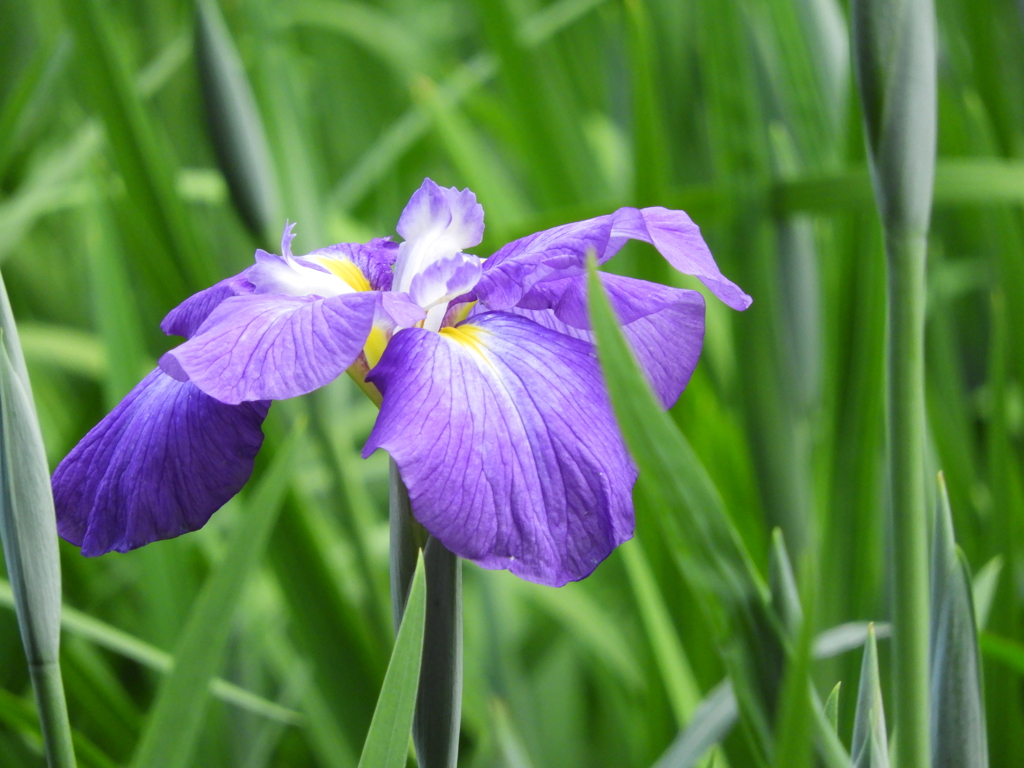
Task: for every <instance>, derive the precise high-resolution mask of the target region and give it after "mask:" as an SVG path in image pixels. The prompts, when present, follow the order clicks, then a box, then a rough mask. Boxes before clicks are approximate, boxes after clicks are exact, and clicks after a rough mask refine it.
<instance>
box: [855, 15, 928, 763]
mask: <svg viewBox="0 0 1024 768" xmlns="http://www.w3.org/2000/svg"><path fill="white" fill-rule="evenodd" d="M852 11H853V28H854V48H855V51H856V63H857V80H858V86H859V88H860V94H861V103H862V107H863V111H864V126H865V133H866V135H867V142H868V150H869V155H870V159H871V169H872V177H873V181H874V188H875V197H876V199H877V202H878V208H879V212H880V213H881V217H882V222H883V225H884V227H885V249H886V257H887V263H888V312H889V328H888V350H887V352H888V430H889V484H890V494H891V519H892V550H891V551H892V578H893V642H894V651H895V656H894V664H895V691H894V692H895V699H896V702H895V703H896V707H895V710H896V722H897V727H898V728H899V733H900V735H899V739H898V747H897V759H896V762H897V764H899V765H900V766H902V768H926V766H928V765H929V764H930V759H929V736H928V727H929V726H928V723H929V700H928V622H929V595H928V557H927V524H926V517H925V514H926V513H925V488H924V448H925V444H924V441H925V402H924V322H925V255H926V251H927V233H928V222H929V217H930V213H931V198H932V183H933V180H934V176H935V146H936V122H937V118H936V112H937V108H936V100H937V97H936V48H935V11H934V7H933V5H932V1H931V0H855V2H854V3H853V6H852Z"/></svg>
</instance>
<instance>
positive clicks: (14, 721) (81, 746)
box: [0, 688, 117, 768]
mask: <svg viewBox="0 0 1024 768" xmlns="http://www.w3.org/2000/svg"><path fill="white" fill-rule="evenodd" d="M0 722H3V723H4V724H5V725H6V726H7V727H8V728H10V729H11V730H13V731H16V732H18V733H19V735H21V736H22V737H23V738H28V739H31V740H32V741H35V740H36V739H39V738H40V734H39V730H38V723H37V720H36V713H35V711H34V710H33V708H32V705H31V704H30V703H29V702H28V701H26V700H25V699H22V698H21V697H19V696H15V695H14V694H12V693H9V692H8V691H5V690H4V689H2V688H0ZM71 740H72V742H73V744H74V747H75V752H76V753H77V754H78V756H79V757H80V758H81V765H82V767H83V768H116V766H117V763H115V762H114V761H113V760H111V759H110V758H109V757H108V756H107V755H106V754H104V752H103V750H101V749H100V748H99V747H97V746H96V745H95V744H94V743H93V742H91V741H90V740H89V739H88V738H86V737H85V736H83V735H82V734H81V733H80V732H78V731H74V730H73V731H72V732H71Z"/></svg>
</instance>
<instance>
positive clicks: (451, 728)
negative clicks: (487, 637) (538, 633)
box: [389, 459, 462, 768]
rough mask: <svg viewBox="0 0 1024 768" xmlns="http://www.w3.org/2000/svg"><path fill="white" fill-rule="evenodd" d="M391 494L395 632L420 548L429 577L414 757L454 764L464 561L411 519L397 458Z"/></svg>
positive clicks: (429, 764)
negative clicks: (429, 535) (428, 535)
mask: <svg viewBox="0 0 1024 768" xmlns="http://www.w3.org/2000/svg"><path fill="white" fill-rule="evenodd" d="M390 492H391V493H390V496H391V498H390V505H389V517H390V526H391V605H392V612H393V615H394V621H395V629H396V630H397V629H398V626H399V625H400V624H401V621H402V614H403V613H404V612H405V603H406V601H407V600H408V598H409V588H410V585H411V583H412V576H413V573H414V572H415V570H416V552H417V550H418V549H419V548H420V547H422V548H423V563H424V565H425V566H426V575H427V618H426V626H425V627H424V635H423V664H422V666H421V668H420V686H419V693H418V694H417V697H416V718H415V721H414V722H413V728H412V733H413V742H414V743H415V744H416V756H417V758H418V759H419V765H420V768H455V766H456V764H457V762H458V755H459V725H460V723H461V719H462V561H461V560H459V558H458V557H457V556H456V555H454V554H453V553H451V552H449V551H448V550H447V549H445V547H444V546H443V545H442V544H441V542H440V541H438V540H437V539H435V538H433V537H429V538H428V537H427V534H426V531H424V530H423V527H422V526H421V525H420V524H419V523H417V522H416V520H415V519H414V518H413V516H412V506H411V504H410V502H409V492H408V490H407V489H406V487H405V483H403V482H402V478H401V476H400V475H399V473H398V466H397V465H396V464H395V462H394V460H393V459H392V461H391V474H390ZM424 541H425V543H424Z"/></svg>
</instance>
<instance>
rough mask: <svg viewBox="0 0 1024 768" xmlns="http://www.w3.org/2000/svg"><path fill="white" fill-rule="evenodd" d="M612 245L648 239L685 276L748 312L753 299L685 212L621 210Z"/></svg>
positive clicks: (613, 226)
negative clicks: (722, 266) (726, 272)
mask: <svg viewBox="0 0 1024 768" xmlns="http://www.w3.org/2000/svg"><path fill="white" fill-rule="evenodd" d="M613 215H614V217H615V220H614V223H613V225H612V245H613V246H614V247H615V250H616V251H617V250H618V249H619V248H621V247H622V246H623V245H625V243H626V241H627V240H630V239H631V240H644V241H646V242H648V243H650V244H651V245H653V246H654V247H655V248H657V249H658V252H659V253H660V254H661V255H662V256H664V257H665V259H666V260H667V261H668V263H669V264H671V265H672V266H673V267H675V268H676V269H678V270H679V271H680V272H682V273H683V274H684V275H693V276H694V277H696V278H698V279H699V280H700V281H701V282H702V283H704V285H706V286H707V287H708V290H710V291H711V292H712V293H713V294H715V296H717V297H718V298H719V299H721V300H722V302H723V303H724V304H725V305H726V306H729V307H732V308H733V309H738V310H744V309H746V308H747V307H749V306H750V304H751V301H752V299H751V298H750V296H748V295H747V294H746V293H744V292H743V291H742V290H741V289H740V287H739V286H738V285H736V284H735V283H733V282H732V281H731V280H729V279H727V278H726V277H725V276H724V275H723V274H722V272H721V270H719V269H718V265H717V264H715V260H714V258H713V257H712V256H711V251H710V249H708V246H707V243H705V242H704V238H703V237H701V234H700V227H698V226H697V225H696V224H694V223H693V220H692V219H691V218H690V217H689V216H688V215H687V214H686V212H685V211H673V210H669V209H668V208H662V207H660V206H656V207H653V208H643V209H641V210H637V209H636V208H620V209H619V210H618V211H616V212H615V214H613Z"/></svg>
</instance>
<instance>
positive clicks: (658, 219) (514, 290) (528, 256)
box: [476, 207, 751, 310]
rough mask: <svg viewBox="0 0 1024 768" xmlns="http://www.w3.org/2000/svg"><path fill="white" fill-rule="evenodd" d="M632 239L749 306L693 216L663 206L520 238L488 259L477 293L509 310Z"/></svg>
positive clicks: (736, 304) (732, 301) (731, 301)
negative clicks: (720, 265) (547, 283)
mask: <svg viewBox="0 0 1024 768" xmlns="http://www.w3.org/2000/svg"><path fill="white" fill-rule="evenodd" d="M628 240H643V241H646V242H648V243H651V244H652V245H653V246H654V247H655V248H657V249H658V251H659V253H661V255H662V256H663V257H665V259H666V260H667V261H668V262H669V263H670V264H671V265H672V266H673V267H675V268H676V269H678V270H679V271H680V272H682V273H684V274H687V275H694V276H695V277H697V278H699V279H700V281H701V282H703V283H704V284H705V285H706V286H707V287H708V289H709V290H710V291H711V292H712V293H713V294H715V296H717V297H718V298H719V299H721V300H722V301H723V302H725V304H727V305H728V306H730V307H732V308H733V309H746V308H747V307H748V306H750V303H751V299H750V297H749V296H748V295H747V294H745V293H744V292H743V291H742V290H741V289H740V288H739V287H738V286H737V285H736V284H734V283H733V282H732V281H730V280H728V279H727V278H726V277H725V276H724V275H722V273H721V271H720V270H719V269H718V265H717V264H715V260H714V258H712V256H711V251H710V250H708V247H707V244H706V243H705V242H704V238H703V237H701V234H700V228H699V227H698V226H697V225H696V224H694V223H693V221H692V220H691V219H690V217H689V216H687V215H686V213H684V212H683V211H673V210H669V209H667V208H658V207H656V208H643V209H638V208H620V209H619V210H617V211H615V213H611V214H608V215H607V216H598V217H596V218H593V219H587V220H586V221H578V222H575V223H573V224H563V225H562V226H560V227H555V228H553V229H548V230H544V231H542V232H535V233H534V234H532V235H527V236H526V237H524V238H521V239H519V240H515V241H513V242H511V243H509V244H508V245H506V246H504V247H503V248H501V249H500V250H499V251H498V252H497V253H495V254H494V255H493V256H491V257H490V258H489V259H487V261H486V262H484V272H483V275H482V276H481V278H480V282H479V283H478V284H477V287H476V296H477V298H479V299H480V300H481V301H482V302H483V303H484V304H486V305H487V306H488V307H489V308H491V309H499V310H500V309H509V308H511V307H514V306H516V305H518V304H519V302H520V301H521V300H522V298H523V296H524V295H525V294H526V293H527V291H529V290H530V289H531V288H533V287H534V286H535V285H538V284H539V283H541V282H542V281H545V280H551V279H558V278H563V277H574V276H576V275H579V274H582V273H583V270H584V267H585V265H586V256H587V253H588V252H589V251H591V250H592V251H594V253H595V254H596V255H597V260H598V263H603V262H605V261H607V260H608V259H610V258H611V257H612V256H614V255H615V254H616V253H618V251H619V249H621V248H622V246H623V245H625V244H626V242H627V241H628Z"/></svg>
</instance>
